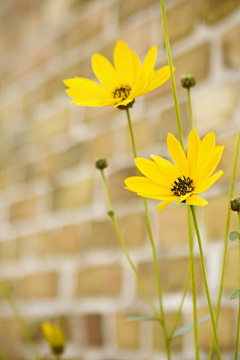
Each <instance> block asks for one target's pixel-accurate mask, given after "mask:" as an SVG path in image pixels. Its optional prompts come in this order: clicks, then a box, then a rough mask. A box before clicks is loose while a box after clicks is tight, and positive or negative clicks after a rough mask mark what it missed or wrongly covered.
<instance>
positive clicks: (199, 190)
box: [194, 170, 223, 194]
mask: <svg viewBox="0 0 240 360" xmlns="http://www.w3.org/2000/svg"><path fill="white" fill-rule="evenodd" d="M222 174H223V171H222V170H219V171H218V172H217V173H216V174H214V175H213V176H211V177H210V178H208V179H206V180H204V181H203V182H201V183H200V184H199V185H198V186H196V187H195V189H194V192H196V193H197V194H201V193H203V192H204V191H206V190H207V189H208V188H209V187H210V186H212V184H214V183H215V181H217V180H218V179H219V178H220V176H222Z"/></svg>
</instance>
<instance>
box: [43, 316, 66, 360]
mask: <svg viewBox="0 0 240 360" xmlns="http://www.w3.org/2000/svg"><path fill="white" fill-rule="evenodd" d="M41 327H42V332H43V335H44V336H45V339H46V340H47V342H48V343H49V345H50V347H51V349H52V352H53V354H54V355H61V354H62V353H63V351H64V347H65V343H66V339H65V335H64V333H63V331H62V329H61V328H58V327H56V326H54V325H52V324H50V323H47V322H44V323H42V325H41Z"/></svg>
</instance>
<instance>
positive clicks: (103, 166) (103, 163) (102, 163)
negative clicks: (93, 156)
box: [95, 159, 108, 170]
mask: <svg viewBox="0 0 240 360" xmlns="http://www.w3.org/2000/svg"><path fill="white" fill-rule="evenodd" d="M95 166H96V168H97V169H98V170H103V169H106V167H107V166H108V164H107V160H106V159H97V160H96V161H95Z"/></svg>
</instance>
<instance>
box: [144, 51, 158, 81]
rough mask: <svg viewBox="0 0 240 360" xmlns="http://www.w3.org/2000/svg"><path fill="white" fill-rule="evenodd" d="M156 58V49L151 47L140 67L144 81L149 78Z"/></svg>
mask: <svg viewBox="0 0 240 360" xmlns="http://www.w3.org/2000/svg"><path fill="white" fill-rule="evenodd" d="M156 57H157V47H156V46H153V47H152V48H151V49H150V50H149V52H148V53H147V55H146V57H145V60H144V63H143V67H142V71H143V72H144V74H145V76H146V79H148V78H149V77H150V75H151V74H152V71H153V70H154V65H155V62H156Z"/></svg>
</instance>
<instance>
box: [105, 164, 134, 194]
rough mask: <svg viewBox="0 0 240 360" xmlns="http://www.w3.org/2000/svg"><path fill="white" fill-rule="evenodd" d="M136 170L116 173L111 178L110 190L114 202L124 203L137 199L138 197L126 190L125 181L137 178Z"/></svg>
mask: <svg viewBox="0 0 240 360" xmlns="http://www.w3.org/2000/svg"><path fill="white" fill-rule="evenodd" d="M135 175H136V170H135V168H131V169H124V170H119V171H117V172H115V173H114V174H112V175H110V176H109V180H108V182H109V189H110V195H111V198H112V200H113V201H123V200H127V199H130V198H135V199H137V195H136V194H135V193H133V192H131V191H128V190H126V189H124V186H125V184H124V180H125V179H127V178H128V177H130V176H135Z"/></svg>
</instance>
